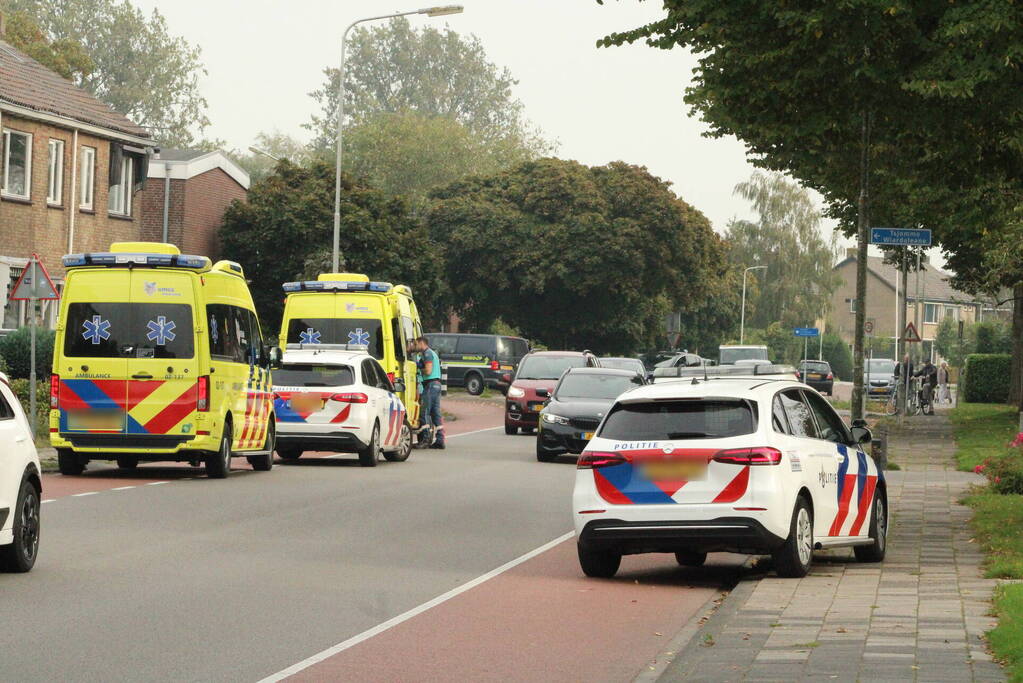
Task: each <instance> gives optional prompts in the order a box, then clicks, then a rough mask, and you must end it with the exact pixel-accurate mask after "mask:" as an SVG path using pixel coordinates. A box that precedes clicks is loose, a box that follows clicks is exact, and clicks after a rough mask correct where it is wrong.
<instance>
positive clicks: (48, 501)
mask: <svg viewBox="0 0 1023 683" xmlns="http://www.w3.org/2000/svg"><path fill="white" fill-rule="evenodd" d="M55 500H57V499H56V498H47V499H46V500H44V501H42V502H43V503H52V502H53V501H55Z"/></svg>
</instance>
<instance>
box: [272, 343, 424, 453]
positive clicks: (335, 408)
mask: <svg viewBox="0 0 1023 683" xmlns="http://www.w3.org/2000/svg"><path fill="white" fill-rule="evenodd" d="M272 381H273V393H274V414H275V416H276V418H277V454H278V455H280V456H281V457H282V458H284V459H285V460H295V459H297V458H299V457H301V455H302V452H303V451H339V452H355V453H358V455H359V463H360V464H361V465H362V466H363V467H375V466H376V464H377V462H378V461H379V460H380V458H381V457H384V458H386V459H387V460H391V461H394V462H402V461H404V460H407V459H408V457H409V454H410V453H411V452H412V430H411V428H410V427H409V424H408V420H407V417H406V414H405V406H404V405H403V404H402V402H401V399H400V398H399V397H398V393H400V392H401V391H403V387H402V386H401V382H400V381H398V382H396V383H395V384H392V383H391V380H390V379H388V377H387V373H385V372H384V369H383V368H382V367H380V363H378V362H377V360H376V359H375V358H373V356H371V355H369V353H367V351H366V347H365V346H357V345H346V344H304V345H303V344H288V347H287V350H285V352H284V358H283V361H282V365H281V367H280V368H279V369H277V370H274V371H273V377H272Z"/></svg>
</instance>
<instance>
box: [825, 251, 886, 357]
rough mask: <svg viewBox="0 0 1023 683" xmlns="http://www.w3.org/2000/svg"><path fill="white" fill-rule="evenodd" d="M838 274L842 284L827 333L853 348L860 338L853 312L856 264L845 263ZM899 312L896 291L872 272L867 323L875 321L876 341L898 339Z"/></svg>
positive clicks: (868, 277) (832, 310)
mask: <svg viewBox="0 0 1023 683" xmlns="http://www.w3.org/2000/svg"><path fill="white" fill-rule="evenodd" d="M836 271H837V273H838V276H839V278H840V279H841V282H840V284H839V285H838V287H836V288H835V293H834V294H833V295H832V296H831V313H830V314H829V315H828V327H827V329H828V331H829V332H834V333H835V334H837V335H838V336H840V337H841V338H842V340H843V341H845V342H846V343H847V344H852V343H853V338H854V337H855V335H856V313H855V312H853V311H852V310H851V309H850V305H849V302H850V301H851V300H855V299H856V262H855V261H849V262H848V263H844V264H842V265H840V266H839V267H838V268H837V269H836ZM895 309H896V303H895V290H894V289H892V287H889V286H888V285H886V284H885V282H884V280H882V279H881V278H879V277H878V276H877V275H875V274H874V273H873V272H872V271H870V270H868V271H867V309H866V313H867V320H873V321H874V336H875V337H889V338H890V337H893V336H894V335H895Z"/></svg>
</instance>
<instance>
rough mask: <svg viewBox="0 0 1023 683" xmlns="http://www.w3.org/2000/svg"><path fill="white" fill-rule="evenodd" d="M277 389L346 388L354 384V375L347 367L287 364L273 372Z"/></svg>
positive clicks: (349, 367)
mask: <svg viewBox="0 0 1023 683" xmlns="http://www.w3.org/2000/svg"><path fill="white" fill-rule="evenodd" d="M273 383H274V386H278V387H346V386H348V385H350V384H355V373H354V372H353V371H352V368H351V366H348V365H324V364H319V363H287V364H285V365H284V367H282V368H280V369H279V370H274V371H273Z"/></svg>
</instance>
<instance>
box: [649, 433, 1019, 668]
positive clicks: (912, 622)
mask: <svg viewBox="0 0 1023 683" xmlns="http://www.w3.org/2000/svg"><path fill="white" fill-rule="evenodd" d="M951 433H952V429H951V425H950V424H949V422H948V419H947V417H945V416H944V415H937V416H933V417H926V416H919V417H915V418H910V419H908V420H907V421H906V423H905V424H904V425H903V427H902V428H901V429H900V430H899V431H898V432H896V431H895V430H893V432H892V434H891V435H890V437H889V457H890V459H891V460H892V461H893V462H896V463H898V464H899V465H900V466H901V467H902V470H901V471H889V472H887V473H886V479H887V482H888V495H889V501H890V507H891V509H892V511H893V526H892V528H891V529H890V531H889V537H888V539H889V545H888V555H887V558H886V560H885V561H884V562H883V563H882V564H860V563H858V562H856V560H855V558H854V557H853V553H852V550H851V549H848V550H835V551H830V552H818V553H816V554H815V558H814V568H813V570H812V571H811V573H810V574H809V575H808V576H806V577H805V578H803V579H799V580H794V579H779V578H777V577H776V576H775V575H774V574H773V573H770V574H767V575H764V573H763V572H759V573H758V572H756V570H754V572H753V573H752V574H751V575H749V576H747V577H746V578H745V579H744V580H743V581H741V582H740V583H739V585H738V586H736V588H735V590H733V591H732V593H731V594H730V595H729V597H728V598H727V599H726V600H725V601H724V603H723V605H722V606H721V608H720V609H719V610H718V612H717V613H715V614H714V616H712V617H711V618H710V619H709V620H708V621H707V623H706V624H704V625H703V627H702V628H701V630H700V631H699V632H697V634H696V636H695V637H694V638H693V639H692V640H691V641H690V642H689V644H688V645H687V646H686V647H685V648H684V649H683V650H682V651H681V652H679V653H678V655H677V657H676V659H675V660H674V661H673V662H672V663H671V664H670V665H669V666H668V668H667V669H666V670H665V672H664V674H663V675H662V677H661V679H660V680H662V681H680V680H684V681H792V680H799V681H802V680H812V681H1001V680H1004V674H1003V672H1002V670H1001V667H1000V666H999V665H998V664H997V663H995V662H993V661H991V657H990V656H989V655H988V654H987V651H986V648H985V642H984V640H983V634H984V632H985V631H987V630H988V629H990V628H992V627H993V626H994V625H995V621H994V619H993V618H992V617H990V616H987V615H988V612H989V610H990V604H989V600H990V597H991V591H992V589H993V588H994V586H995V584H996V581H995V580H992V579H984V578H982V576H983V574H982V572H981V570H980V562H981V559H982V557H981V554H980V552H979V550H978V548H977V546H976V544H975V543H972V542H971V535H970V529H969V526H968V520H969V517H970V510H969V509H968V508H966V507H963V506H961V505H959V504H958V503H957V501H958V500H959V499H960V498H961V496H962V494H963V493H964V491H965V490H966V489H967V487H968V486H969V485H970V484H972V483H980V482H981V481H982V479H981V478H980V477H979V476H977V475H974V474H972V473H966V472H957V471H956V469H955V461H954V457H953V453H954V444H953V440H952V436H951Z"/></svg>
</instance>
